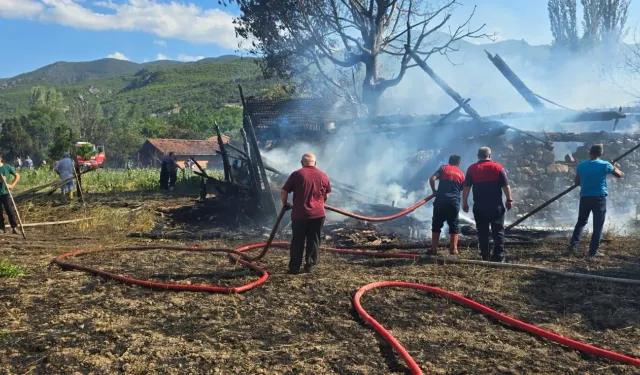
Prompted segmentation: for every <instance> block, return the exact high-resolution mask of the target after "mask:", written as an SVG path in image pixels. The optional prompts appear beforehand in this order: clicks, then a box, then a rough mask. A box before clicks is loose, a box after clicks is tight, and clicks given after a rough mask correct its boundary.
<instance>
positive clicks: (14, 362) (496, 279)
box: [0, 228, 640, 374]
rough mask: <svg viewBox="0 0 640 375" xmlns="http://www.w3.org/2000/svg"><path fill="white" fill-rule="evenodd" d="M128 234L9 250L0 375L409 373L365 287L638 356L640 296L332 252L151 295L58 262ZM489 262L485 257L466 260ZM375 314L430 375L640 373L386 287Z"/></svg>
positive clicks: (507, 273)
mask: <svg viewBox="0 0 640 375" xmlns="http://www.w3.org/2000/svg"><path fill="white" fill-rule="evenodd" d="M125 234H126V231H119V232H115V233H114V232H108V231H104V232H98V233H96V232H93V233H88V234H82V235H80V234H77V233H75V234H74V233H73V232H72V231H71V230H70V229H67V230H61V229H55V230H54V229H52V228H47V229H45V230H41V231H35V230H32V231H31V233H30V238H33V239H32V240H30V241H28V242H24V241H21V240H19V239H17V238H15V237H14V238H12V239H11V240H10V241H9V240H7V238H5V237H3V238H0V259H7V260H9V261H10V262H12V263H14V264H17V265H20V266H23V267H25V268H26V269H27V271H28V273H27V275H26V276H25V277H23V278H20V279H0V316H1V317H2V319H0V374H23V373H27V372H29V373H31V374H74V373H77V374H88V373H95V374H118V373H121V374H185V373H189V374H389V373H394V374H396V373H397V374H403V373H407V369H406V367H405V366H404V364H403V363H402V362H401V361H399V359H398V357H396V356H395V355H394V354H393V353H392V352H391V351H390V349H389V348H388V346H387V345H385V344H384V343H382V342H381V341H380V340H379V338H378V337H377V336H376V334H374V332H373V331H372V330H371V329H370V328H369V327H367V326H365V325H363V324H362V322H361V321H360V320H359V319H358V318H357V317H356V316H355V313H354V311H353V307H352V303H351V300H352V297H353V294H354V293H355V291H356V290H357V289H358V288H359V287H360V286H362V285H364V284H366V283H368V282H372V281H376V280H402V281H411V282H420V283H426V284H430V285H435V286H438V287H441V288H444V289H447V290H451V291H454V292H456V293H459V294H462V295H464V296H466V297H469V298H473V299H475V300H477V301H478V302H480V303H483V304H486V305H488V306H490V307H492V308H494V309H496V310H498V311H500V312H503V313H506V314H510V315H512V316H514V317H516V318H518V319H521V320H524V321H526V322H529V323H533V324H536V325H539V326H541V327H543V328H546V329H549V330H552V331H554V332H557V333H560V334H563V335H566V336H568V337H571V338H574V339H578V340H582V341H585V342H588V343H591V344H595V345H598V346H602V347H605V348H609V349H613V350H617V351H620V352H622V353H625V354H628V355H633V356H637V357H640V290H639V289H638V288H637V287H632V286H623V285H613V284H607V283H601V282H591V281H583V280H575V279H564V278H558V277H552V276H549V275H545V274H540V273H535V272H522V271H514V270H500V269H489V268H486V267H481V266H465V265H446V266H442V265H433V264H426V263H421V262H412V261H407V260H385V259H365V258H358V257H352V256H338V255H333V254H327V253H325V254H321V265H320V267H319V270H318V272H317V273H314V274H311V275H299V276H290V275H286V274H285V272H284V271H285V268H286V264H287V254H286V251H283V250H274V251H273V252H271V253H270V254H268V255H267V257H266V258H265V259H264V260H263V261H261V262H260V263H261V265H263V266H265V267H266V268H267V269H268V270H269V272H270V274H271V277H270V279H269V281H268V282H267V284H265V285H264V286H262V287H259V288H258V289H255V290H253V291H250V292H247V293H245V294H242V295H239V296H234V295H215V294H206V293H188V292H169V291H158V290H149V289H145V288H141V287H135V286H128V285H123V284H120V283H117V282H113V281H105V280H101V279H100V278H98V277H95V276H92V275H88V274H85V273H82V272H75V271H72V272H63V271H61V270H59V269H58V268H57V267H49V266H48V264H49V262H50V261H51V259H52V258H53V257H54V256H55V255H57V254H60V253H63V252H65V251H69V250H71V249H75V248H91V247H96V246H110V245H114V244H118V243H122V242H124V241H126V242H132V240H131V239H127V238H126V237H125ZM260 240H263V237H261V238H257V241H260ZM243 241H244V240H243ZM139 242H142V241H139ZM174 244H175V243H174ZM207 244H208V245H212V246H213V245H230V244H229V243H222V244H221V243H216V242H207ZM636 244H637V240H636V239H615V241H614V242H610V243H607V244H605V246H604V250H605V251H607V254H609V256H608V257H607V258H606V259H604V260H602V261H599V262H597V263H593V262H589V261H588V260H586V259H585V258H566V257H563V256H561V252H562V250H564V248H565V243H564V241H547V242H545V243H543V244H542V245H541V246H539V247H536V248H522V249H513V248H512V249H508V251H509V255H510V256H511V258H512V259H514V261H517V262H521V263H530V264H542V265H548V266H552V267H555V268H562V269H571V270H574V271H579V272H591V273H597V274H602V275H609V276H616V275H618V276H624V277H635V278H640V251H639V250H638V248H637V247H636ZM475 255H476V254H475V250H473V251H471V250H470V249H466V250H463V252H462V256H464V257H469V258H473V257H475ZM74 261H76V262H78V263H82V264H87V265H94V266H98V265H99V266H101V267H104V268H105V269H109V270H113V271H118V272H122V273H126V274H130V275H135V276H138V277H144V278H150V279H154V280H163V281H167V280H169V281H174V282H180V283H189V282H190V283H212V284H220V285H236V284H241V283H242V282H246V281H249V280H253V279H255V277H256V275H255V274H254V273H252V272H250V271H246V270H244V269H243V268H239V267H236V266H235V265H232V264H230V263H229V261H228V260H227V258H225V257H222V256H219V255H213V254H194V253H185V252H166V251H144V252H114V253H100V254H95V255H89V256H85V257H81V258H77V259H74ZM363 303H364V306H365V308H367V309H368V311H369V312H370V313H371V315H372V316H374V317H375V318H376V319H378V320H379V321H380V322H381V323H382V324H384V325H385V326H386V327H387V328H388V329H390V330H391V332H392V333H393V334H394V335H395V336H396V337H397V338H398V339H399V341H400V342H401V343H403V344H404V345H405V347H406V348H407V349H408V350H409V352H410V353H411V354H412V355H413V356H414V358H415V359H416V361H417V362H418V363H419V364H420V366H421V368H422V369H423V370H424V371H425V373H432V374H434V373H435V374H472V373H491V374H520V373H554V374H608V373H611V374H637V373H638V369H634V368H632V367H629V366H623V365H618V364H616V363H612V362H609V361H606V360H601V359H597V358H593V357H590V356H585V355H582V354H581V353H579V352H576V351H572V350H569V349H566V348H563V347H561V346H559V345H556V344H554V343H551V342H548V341H545V340H542V339H538V338H536V337H534V336H531V335H529V334H526V333H522V332H519V331H516V330H513V329H510V328H509V327H506V326H503V325H501V324H496V323H495V322H492V321H491V320H489V319H487V318H485V317H484V316H482V315H480V314H477V313H475V312H473V311H471V310H468V309H466V308H463V307H460V306H457V305H455V304H452V303H450V302H448V301H446V300H444V299H441V298H437V297H433V296H429V295H427V294H425V293H421V292H417V291H407V290H384V291H374V292H371V293H370V294H367V295H365V297H364V298H363Z"/></svg>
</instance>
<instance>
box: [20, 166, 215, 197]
mask: <svg viewBox="0 0 640 375" xmlns="http://www.w3.org/2000/svg"><path fill="white" fill-rule="evenodd" d="M207 174H208V175H209V176H213V177H215V178H217V179H224V173H223V172H222V171H219V170H215V171H207ZM59 178H60V177H58V175H56V173H55V172H54V171H50V170H49V169H48V168H40V169H32V170H26V171H20V182H19V183H18V185H16V192H20V191H21V190H27V189H29V188H32V187H34V186H39V185H44V184H46V183H48V182H53V181H56V180H58V179H59ZM199 184H200V177H198V176H197V175H196V174H195V173H193V172H191V171H189V170H185V172H184V173H182V171H178V181H177V182H176V189H178V190H189V189H197V188H198V186H199ZM82 188H83V189H84V191H85V192H86V193H121V192H133V191H153V190H160V168H139V169H138V168H136V169H98V170H96V171H93V172H89V173H87V174H84V175H82Z"/></svg>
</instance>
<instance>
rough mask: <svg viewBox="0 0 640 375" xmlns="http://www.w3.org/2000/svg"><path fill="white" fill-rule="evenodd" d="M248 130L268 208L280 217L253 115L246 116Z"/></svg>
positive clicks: (275, 215)
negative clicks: (254, 126) (254, 127)
mask: <svg viewBox="0 0 640 375" xmlns="http://www.w3.org/2000/svg"><path fill="white" fill-rule="evenodd" d="M246 118H247V121H246V131H247V138H248V139H249V145H250V146H252V147H251V148H253V152H252V155H255V161H256V163H257V167H258V171H259V173H260V178H261V179H262V183H263V185H264V190H265V192H266V193H267V201H266V207H265V208H266V209H267V210H268V211H270V212H271V214H272V215H273V216H274V217H275V218H277V217H278V209H277V208H276V203H275V201H274V200H273V194H271V186H269V179H268V178H267V172H266V171H265V169H264V163H263V162H262V155H260V148H259V147H258V140H257V139H256V133H255V131H254V129H253V124H252V123H251V116H249V115H247V116H246Z"/></svg>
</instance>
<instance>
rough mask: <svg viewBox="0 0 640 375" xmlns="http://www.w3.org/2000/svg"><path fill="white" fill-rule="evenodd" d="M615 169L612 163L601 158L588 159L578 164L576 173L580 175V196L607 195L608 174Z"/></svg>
mask: <svg viewBox="0 0 640 375" xmlns="http://www.w3.org/2000/svg"><path fill="white" fill-rule="evenodd" d="M614 170H615V168H614V167H613V165H611V163H609V162H608V161H604V160H601V159H596V160H586V161H583V162H582V163H580V164H578V168H577V170H576V173H577V175H578V176H579V177H580V196H581V197H606V196H607V195H608V191H607V175H608V174H611V173H613V171H614Z"/></svg>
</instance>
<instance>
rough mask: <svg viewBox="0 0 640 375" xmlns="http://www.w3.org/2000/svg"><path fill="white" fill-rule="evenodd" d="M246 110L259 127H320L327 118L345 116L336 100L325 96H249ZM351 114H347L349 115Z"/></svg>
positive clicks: (291, 128)
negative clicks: (324, 97)
mask: <svg viewBox="0 0 640 375" xmlns="http://www.w3.org/2000/svg"><path fill="white" fill-rule="evenodd" d="M245 110H246V111H247V112H248V114H249V115H250V116H251V121H252V123H253V126H254V128H256V130H261V129H263V130H266V129H274V128H281V129H284V128H286V129H289V130H311V131H318V130H320V129H322V128H324V125H325V124H326V123H328V122H331V121H335V120H337V119H338V118H342V117H345V115H346V114H345V113H344V111H341V110H337V108H336V103H335V102H333V101H330V100H326V99H286V100H270V99H259V98H256V97H249V98H247V99H246V101H245ZM346 116H348V115H346Z"/></svg>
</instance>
